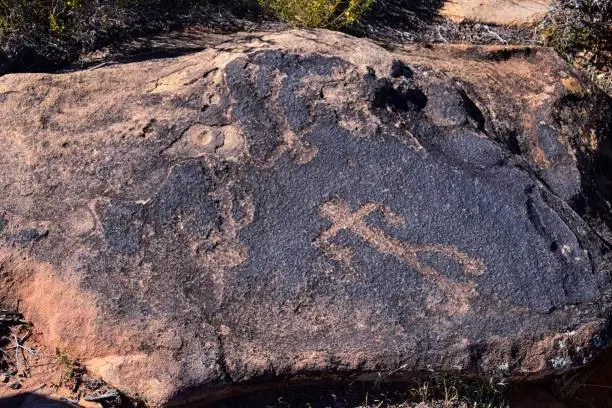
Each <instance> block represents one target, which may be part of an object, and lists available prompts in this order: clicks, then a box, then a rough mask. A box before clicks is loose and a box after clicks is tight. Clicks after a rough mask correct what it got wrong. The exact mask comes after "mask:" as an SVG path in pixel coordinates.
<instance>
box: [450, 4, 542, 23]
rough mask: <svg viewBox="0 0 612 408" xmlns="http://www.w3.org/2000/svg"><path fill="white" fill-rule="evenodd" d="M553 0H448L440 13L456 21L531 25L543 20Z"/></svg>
mask: <svg viewBox="0 0 612 408" xmlns="http://www.w3.org/2000/svg"><path fill="white" fill-rule="evenodd" d="M551 4H552V0H447V1H446V2H444V4H443V5H442V8H441V9H440V14H441V15H443V16H444V17H447V18H450V19H451V20H452V21H454V22H455V23H463V22H473V23H485V24H496V25H516V26H529V25H535V24H537V23H539V22H541V21H542V19H543V18H544V16H546V14H547V13H548V10H549V6H550V5H551Z"/></svg>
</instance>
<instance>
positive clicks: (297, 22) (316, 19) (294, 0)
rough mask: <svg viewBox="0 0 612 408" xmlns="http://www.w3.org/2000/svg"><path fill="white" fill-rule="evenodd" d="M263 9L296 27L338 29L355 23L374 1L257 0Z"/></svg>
mask: <svg viewBox="0 0 612 408" xmlns="http://www.w3.org/2000/svg"><path fill="white" fill-rule="evenodd" d="M258 1H259V4H260V5H261V6H262V7H264V8H265V9H267V10H269V11H271V12H273V13H274V14H276V15H277V16H279V17H280V18H281V19H283V20H284V21H286V22H287V23H289V24H291V25H294V26H298V27H309V28H317V27H325V28H340V27H343V26H346V25H349V24H352V23H354V22H355V21H357V19H358V18H359V17H361V16H362V15H363V14H364V13H365V12H366V11H367V10H368V9H369V8H370V7H372V5H373V4H374V1H375V0H347V1H342V0H258Z"/></svg>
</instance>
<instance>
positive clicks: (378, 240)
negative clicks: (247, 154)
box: [316, 198, 484, 314]
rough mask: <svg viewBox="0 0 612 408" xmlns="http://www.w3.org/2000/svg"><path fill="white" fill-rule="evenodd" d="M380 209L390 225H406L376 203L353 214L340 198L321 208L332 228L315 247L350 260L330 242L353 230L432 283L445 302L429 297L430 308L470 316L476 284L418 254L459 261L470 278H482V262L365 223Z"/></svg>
mask: <svg viewBox="0 0 612 408" xmlns="http://www.w3.org/2000/svg"><path fill="white" fill-rule="evenodd" d="M377 210H378V211H380V212H381V213H382V214H383V216H384V217H385V219H386V220H387V222H389V223H392V224H393V223H398V222H399V223H402V222H403V219H402V218H401V217H400V216H398V215H395V214H393V213H392V212H391V211H390V210H389V209H387V208H385V207H384V206H381V205H379V204H376V203H367V204H364V205H362V206H361V207H360V208H359V209H358V210H356V211H352V210H351V208H350V206H349V204H348V203H347V202H346V201H344V200H341V199H338V198H334V199H332V200H330V201H328V202H326V203H324V204H323V206H322V207H321V215H323V216H324V217H325V218H327V219H329V220H330V221H331V222H332V225H331V227H329V228H328V229H327V230H325V231H323V232H322V233H321V234H320V235H319V237H318V238H317V241H316V245H317V246H318V247H319V248H321V249H323V250H325V251H326V252H328V253H329V254H330V255H331V256H332V257H334V258H335V259H337V260H341V261H347V260H348V259H349V258H350V257H351V250H350V249H349V248H345V247H341V246H339V245H335V244H333V243H331V239H332V238H333V237H334V236H335V235H336V234H337V233H338V232H339V231H341V230H348V231H351V232H353V233H354V234H356V235H358V236H359V237H361V238H362V239H364V240H365V241H366V242H368V244H370V245H372V246H373V247H374V248H376V249H377V250H378V251H380V252H382V253H385V254H389V255H393V256H395V257H396V258H398V259H400V260H402V261H403V262H405V263H406V265H408V266H409V267H410V268H411V269H413V270H414V271H416V272H418V273H419V274H420V275H421V276H423V277H424V278H425V279H427V280H429V281H431V282H433V283H434V284H435V285H436V286H437V287H438V289H439V290H440V292H441V293H442V295H443V297H444V299H443V300H442V301H439V300H436V299H435V298H434V297H433V296H430V297H429V299H428V307H429V308H430V309H436V310H441V309H442V310H444V311H446V312H448V313H449V314H465V313H467V312H468V310H469V299H470V298H473V297H475V296H477V293H476V284H475V283H458V282H452V281H451V280H449V279H448V278H447V277H446V276H444V275H443V274H442V273H440V272H439V271H437V270H436V269H434V268H432V267H431V266H429V265H427V264H426V263H424V262H423V261H421V260H420V259H419V257H418V255H419V254H420V253H428V252H429V253H439V254H442V255H444V256H447V257H448V258H451V259H454V260H455V261H457V262H458V263H459V264H460V265H461V266H462V267H463V269H464V270H465V272H466V273H468V274H471V275H479V274H482V273H483V272H484V264H483V262H482V260H480V259H476V258H471V257H470V256H468V255H467V254H465V253H463V252H461V251H459V250H458V249H457V248H455V247H454V246H452V245H445V244H415V243H409V242H405V241H402V240H400V239H398V238H395V237H393V236H390V235H389V234H386V233H385V232H384V231H382V230H380V229H378V228H375V227H373V226H371V225H369V224H368V223H367V222H366V221H365V218H366V217H367V216H368V215H369V214H371V213H372V212H374V211H377Z"/></svg>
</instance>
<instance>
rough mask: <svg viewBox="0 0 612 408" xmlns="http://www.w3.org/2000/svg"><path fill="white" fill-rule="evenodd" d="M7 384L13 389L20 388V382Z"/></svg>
mask: <svg viewBox="0 0 612 408" xmlns="http://www.w3.org/2000/svg"><path fill="white" fill-rule="evenodd" d="M8 386H9V388H12V389H14V390H18V389H20V388H21V383H18V382H14V383H11V384H9V385H8Z"/></svg>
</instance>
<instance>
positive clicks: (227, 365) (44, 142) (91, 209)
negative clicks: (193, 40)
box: [0, 31, 612, 405]
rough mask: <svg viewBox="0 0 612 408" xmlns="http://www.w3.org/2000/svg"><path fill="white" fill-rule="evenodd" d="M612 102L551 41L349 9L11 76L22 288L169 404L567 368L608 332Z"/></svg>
mask: <svg viewBox="0 0 612 408" xmlns="http://www.w3.org/2000/svg"><path fill="white" fill-rule="evenodd" d="M610 117H611V116H610V100H609V99H606V97H605V96H603V95H602V94H601V93H599V92H597V91H595V90H594V89H592V88H591V87H590V86H589V85H588V84H586V83H585V82H584V81H583V80H582V79H581V78H579V77H578V76H577V75H576V74H575V73H574V72H573V71H572V69H571V68H570V67H568V66H567V65H566V64H565V63H564V62H563V61H562V60H561V59H560V58H559V57H557V56H556V55H555V54H554V52H552V51H551V50H548V49H543V48H530V49H523V48H495V47H489V48H473V47H460V46H453V47H451V46H435V47H433V48H432V47H421V46H412V47H404V48H402V47H398V48H397V49H396V50H394V51H388V50H385V49H382V48H380V47H378V46H376V45H374V44H372V43H371V42H369V41H367V40H363V39H355V38H351V37H347V36H344V35H342V34H338V33H331V32H326V31H314V32H309V31H289V32H283V33H276V34H261V35H256V34H248V35H247V34H242V35H236V36H233V37H226V38H219V37H216V38H212V39H211V40H210V48H209V49H208V50H206V51H204V52H200V53H196V54H192V55H187V56H183V57H178V58H171V59H160V60H150V61H144V62H138V63H132V64H124V65H114V66H105V67H97V68H95V69H91V70H87V71H82V72H73V73H65V74H56V75H50V74H36V75H34V74H19V75H6V76H4V77H2V78H0V123H1V124H2V127H1V129H2V132H1V134H0V191H1V192H2V194H1V195H0V215H1V217H2V221H1V224H0V230H1V231H0V262H1V265H2V269H1V271H2V274H1V277H0V279H1V280H0V282H1V288H2V290H1V293H0V295H1V300H2V301H3V302H4V303H11V304H14V303H13V302H15V301H16V299H20V308H21V311H22V312H23V313H24V314H25V315H26V316H28V318H29V319H31V320H32V321H33V322H34V324H35V326H36V328H37V330H38V332H39V335H40V338H41V341H42V342H43V343H44V344H46V345H47V346H48V347H49V348H50V349H53V348H55V347H57V348H59V349H60V350H65V351H66V353H68V354H69V355H70V356H71V357H74V358H79V359H81V360H82V361H84V363H85V364H86V366H87V368H88V369H89V371H90V372H92V373H94V374H96V375H99V376H101V377H102V378H103V379H105V380H106V381H108V382H110V383H111V384H112V385H115V386H117V387H119V388H120V389H121V390H123V391H124V392H126V393H128V394H129V395H131V396H137V397H140V398H143V399H145V400H146V401H148V402H149V403H150V404H152V405H161V404H164V403H167V402H168V401H178V400H181V399H184V398H186V396H189V395H198V396H200V397H209V398H210V397H214V396H219V395H225V394H227V393H231V392H234V391H235V390H240V389H242V387H246V385H245V384H249V380H262V379H268V380H273V379H274V378H278V377H296V376H304V375H317V376H319V377H323V378H325V377H330V376H334V375H341V376H343V375H358V374H367V373H382V374H384V373H391V372H392V373H393V378H398V377H399V378H401V377H402V376H404V377H409V376H410V375H412V374H414V373H416V372H421V371H428V372H435V373H456V374H457V375H475V374H478V375H486V376H505V377H509V378H525V377H535V376H542V375H546V374H549V373H553V372H558V371H560V370H567V369H570V368H572V367H576V366H580V365H583V364H586V363H587V362H589V361H590V360H591V359H592V358H593V357H594V356H595V355H596V354H597V351H598V350H600V349H601V348H603V347H604V346H605V345H606V344H607V342H608V335H609V332H608V329H609V326H610V319H609V303H608V296H609V294H610V289H611V285H612V280H611V277H610V272H611V270H610V269H611V268H610V267H611V263H610V242H612V239H611V235H610V229H609V228H610V226H611V223H610V217H609V205H610V204H609V201H608V200H609V199H610V186H611V184H610V182H609V180H608V179H607V178H606V177H605V176H606V174H605V173H604V172H602V171H601V168H602V167H601V166H604V165H605V164H606V160H610V140H609V132H610V123H609V120H610Z"/></svg>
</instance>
